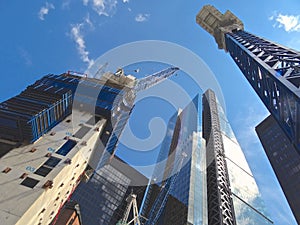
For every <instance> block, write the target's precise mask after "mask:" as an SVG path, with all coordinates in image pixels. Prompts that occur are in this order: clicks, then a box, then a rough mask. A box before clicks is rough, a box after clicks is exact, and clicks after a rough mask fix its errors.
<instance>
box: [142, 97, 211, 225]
mask: <svg viewBox="0 0 300 225" xmlns="http://www.w3.org/2000/svg"><path fill="white" fill-rule="evenodd" d="M199 111H200V112H201V102H199V96H198V95H197V96H196V97H195V98H194V99H193V101H192V102H191V103H189V104H188V106H186V108H185V109H184V110H182V111H179V112H178V113H176V114H175V115H173V116H172V117H171V119H170V121H169V123H168V128H167V133H166V136H165V139H164V141H163V143H162V146H161V151H160V153H159V157H158V160H157V162H158V163H157V165H158V166H157V167H156V168H155V169H154V171H155V172H154V174H153V176H152V180H154V179H156V178H161V177H162V175H161V174H163V177H164V180H163V181H162V182H158V183H157V184H152V185H151V190H150V191H149V192H148V193H147V197H146V199H148V202H146V203H145V204H144V208H143V213H142V214H143V215H144V216H145V217H146V218H149V217H151V216H150V214H151V213H152V214H157V213H160V216H159V218H158V219H157V221H148V224H164V225H177V224H178V225H179V224H195V225H196V224H199V225H200V224H201V225H202V224H206V222H205V221H206V209H205V206H204V204H205V199H206V197H205V196H206V193H205V192H206V189H205V170H203V167H202V166H203V165H204V164H203V158H205V157H204V156H205V155H203V152H205V151H204V150H202V151H201V149H203V147H204V146H205V145H204V142H203V139H202V138H201V135H200V134H199V133H198V128H199V127H200V125H199V123H200V122H201V121H200V120H199V117H198V114H199ZM183 153H184V154H186V156H185V157H184V156H183ZM167 157H168V160H166V161H167V162H165V163H162V161H163V160H165V159H166V158H167ZM181 161H182V164H181V163H180V162H181ZM204 162H205V161H204ZM180 165H181V166H182V167H181V170H180V171H179V172H178V175H177V176H176V171H177V170H179V169H180V168H178V167H179V166H180ZM204 167H205V166H204ZM161 171H163V172H161ZM172 174H174V175H173V177H174V176H176V180H175V183H174V184H173V185H172V186H171V187H170V190H169V195H168V198H167V201H166V203H165V205H163V206H162V207H164V208H163V210H162V211H161V212H158V211H152V210H151V208H152V207H153V205H154V203H155V201H158V195H159V192H160V191H161V190H162V189H163V188H165V185H166V183H167V182H168V180H169V179H172V176H171V175H172ZM150 192H151V193H150ZM146 201H147V200H146Z"/></svg>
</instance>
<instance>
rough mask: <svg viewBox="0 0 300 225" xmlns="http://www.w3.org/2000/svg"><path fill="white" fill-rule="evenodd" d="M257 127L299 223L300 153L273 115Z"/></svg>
mask: <svg viewBox="0 0 300 225" xmlns="http://www.w3.org/2000/svg"><path fill="white" fill-rule="evenodd" d="M255 129H256V132H257V134H258V137H259V139H260V141H261V143H262V145H263V147H264V149H265V152H266V154H267V157H268V159H269V161H270V163H271V165H272V167H273V170H274V172H275V174H276V176H277V178H278V181H279V184H280V185H281V187H282V190H283V192H284V194H285V196H286V198H287V201H288V203H289V205H290V207H291V210H292V212H293V214H294V216H295V219H296V220H297V221H298V223H299V221H300V212H299V209H300V199H299V198H298V197H297V196H298V195H299V190H300V179H299V177H300V155H299V153H298V151H297V150H296V149H295V147H294V146H293V145H292V144H291V142H290V141H289V139H288V137H287V136H286V135H285V133H284V132H283V131H282V129H281V128H280V127H279V126H278V124H277V123H276V121H275V119H274V118H273V117H272V116H271V115H270V116H268V117H267V118H266V119H265V120H264V121H262V122H261V123H260V124H259V125H258V126H257V127H256V128H255Z"/></svg>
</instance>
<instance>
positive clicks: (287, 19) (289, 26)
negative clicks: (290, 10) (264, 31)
mask: <svg viewBox="0 0 300 225" xmlns="http://www.w3.org/2000/svg"><path fill="white" fill-rule="evenodd" d="M269 20H272V21H273V20H275V21H276V24H274V27H278V28H281V27H283V28H284V30H285V31H286V32H292V31H296V32H300V15H297V16H295V15H283V14H281V13H279V14H277V15H275V16H274V15H273V16H271V17H269Z"/></svg>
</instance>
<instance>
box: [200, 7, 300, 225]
mask: <svg viewBox="0 0 300 225" xmlns="http://www.w3.org/2000/svg"><path fill="white" fill-rule="evenodd" d="M196 21H197V23H198V24H199V25H200V26H201V27H203V28H204V29H205V30H206V31H208V32H209V33H210V34H211V35H213V36H214V38H215V40H216V42H217V44H218V47H219V48H220V49H224V50H225V51H226V52H229V54H230V55H231V57H232V58H233V60H234V61H235V63H236V64H237V65H238V67H239V68H240V70H241V71H242V73H243V74H244V76H245V77H246V78H247V80H248V81H249V83H250V84H251V86H252V87H253V88H254V90H255V91H256V93H257V94H258V96H259V97H260V99H261V100H262V101H263V103H264V104H265V106H266V107H267V109H268V110H269V112H270V113H271V115H272V118H274V120H272V121H271V120H270V119H269V120H268V122H267V121H265V122H264V123H265V124H266V123H268V124H266V126H268V127H269V128H270V127H272V126H273V127H276V128H278V129H279V131H280V134H281V136H284V137H285V140H286V141H287V142H288V145H287V146H290V148H288V149H285V151H283V149H282V148H281V147H280V146H282V145H276V146H275V145H274V144H273V145H272V148H271V147H270V144H268V143H265V142H266V141H268V142H270V141H271V142H272V140H270V139H266V138H261V141H262V144H263V146H264V149H265V151H266V154H267V155H268V157H269V159H270V162H271V164H272V167H273V169H274V171H275V173H276V175H277V178H278V180H279V182H280V184H281V187H282V189H283V191H284V193H285V195H286V197H287V200H288V202H289V204H290V207H291V209H292V211H293V213H294V215H295V217H296V220H297V221H298V223H300V212H299V208H300V203H299V202H296V200H297V198H295V197H291V196H293V195H294V194H293V193H298V192H299V190H300V176H296V178H295V179H296V181H295V180H294V178H293V182H295V183H294V184H295V185H294V186H293V187H291V186H290V185H286V184H287V183H289V182H286V179H287V177H286V176H288V177H290V178H292V177H291V176H289V175H288V174H290V172H291V170H295V169H297V168H296V167H295V166H294V165H295V163H294V164H290V165H289V166H284V165H282V164H278V163H274V162H276V159H275V158H274V157H275V156H276V158H280V156H284V157H286V156H291V155H293V154H286V151H296V152H297V153H298V154H297V155H298V157H297V158H298V159H299V160H298V163H296V164H297V165H296V166H298V165H299V163H300V157H299V154H300V89H299V86H300V53H299V52H297V51H295V50H293V49H289V48H287V47H284V46H281V45H278V44H276V43H273V42H271V41H268V40H266V39H264V38H261V37H258V36H255V35H253V34H250V33H248V32H246V31H244V25H243V23H242V22H241V21H240V20H239V19H238V18H237V17H236V16H235V15H233V14H232V13H231V12H230V11H227V12H226V13H225V14H222V13H220V12H219V11H218V10H217V9H215V8H214V7H213V6H210V5H207V6H204V7H203V8H202V9H201V11H200V12H199V13H198V15H197V17H196ZM270 123H272V124H273V125H272V124H270ZM266 126H265V127H266ZM268 130H270V129H267V128H266V129H265V132H267V131H268ZM260 132H261V134H260V136H262V135H263V133H262V132H263V131H262V129H260ZM269 133H270V132H269ZM269 136H270V135H269ZM274 141H275V140H273V143H274ZM274 147H276V149H274ZM275 152H276V154H274V153H275ZM270 157H271V158H270ZM272 157H273V158H274V159H272ZM294 159H295V158H289V160H288V161H290V162H293V161H294ZM279 165H280V166H279ZM282 170H284V173H283V171H282ZM280 174H286V176H279V175H280ZM298 174H299V172H298ZM293 176H294V175H293ZM295 187H298V188H296V189H295ZM297 209H298V210H297Z"/></svg>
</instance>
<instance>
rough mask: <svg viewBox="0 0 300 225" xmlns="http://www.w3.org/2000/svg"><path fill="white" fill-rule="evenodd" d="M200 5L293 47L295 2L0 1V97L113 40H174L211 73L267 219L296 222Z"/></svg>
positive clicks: (237, 78) (250, 98)
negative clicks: (203, 24) (200, 19)
mask: <svg viewBox="0 0 300 225" xmlns="http://www.w3.org/2000/svg"><path fill="white" fill-rule="evenodd" d="M205 4H212V5H214V6H215V7H217V8H218V9H219V10H220V11H221V12H225V11H226V10H227V9H229V10H231V11H232V12H233V13H234V14H235V15H237V16H238V17H239V18H240V19H241V20H242V21H243V22H244V25H245V29H246V30H247V31H249V32H251V33H254V34H256V35H259V36H262V37H265V38H267V39H269V40H272V41H274V42H277V43H280V44H282V45H286V46H289V47H291V48H294V49H297V50H300V2H299V0H286V1H282V0H264V1H258V0H252V1H248V0H245V1H242V3H237V1H233V0H227V1H220V0H219V1H217V0H215V1H214V0H211V1H196V0H194V1H183V0H181V1H180V0H172V1H170V0H165V1H158V0H152V1H146V0H123V1H121V0H82V1H80V0H77V1H75V0H62V1H53V0H52V1H51V0H48V1H42V0H40V1H16V0H11V1H0V26H1V35H0V43H1V44H0V52H1V56H0V61H1V72H2V75H1V78H2V81H1V82H0V100H1V101H3V100H5V99H7V98H9V97H11V96H13V95H16V94H18V93H19V92H20V91H21V90H23V89H24V88H25V87H26V86H27V85H28V84H31V83H33V82H34V81H35V80H37V79H39V78H40V77H42V76H43V75H45V74H48V73H54V74H60V73H63V72H65V71H68V70H75V71H85V70H86V69H87V67H88V66H89V65H91V64H92V63H93V62H94V60H95V59H96V58H97V57H98V56H100V55H102V54H103V53H105V52H106V51H108V50H110V49H112V48H114V47H117V46H119V45H121V44H125V43H128V42H132V41H139V40H149V39H150V40H163V41H170V42H174V43H177V44H179V45H182V46H184V47H186V48H188V49H190V50H192V51H193V52H195V53H196V54H197V55H199V56H200V57H201V58H202V59H203V60H204V62H205V63H206V64H207V65H208V66H209V67H210V69H211V70H212V71H213V73H214V74H215V76H216V78H217V79H218V82H219V83H220V85H221V88H222V91H223V95H224V97H225V103H226V109H227V117H228V119H229V121H230V122H231V125H232V128H233V130H234V132H235V134H236V136H237V139H238V140H239V142H240V144H241V146H242V147H243V148H244V151H245V155H246V157H247V160H248V161H249V164H250V167H251V169H252V170H253V173H254V175H255V177H256V178H257V182H258V185H259V187H260V189H261V192H262V195H263V197H264V200H265V202H266V204H267V205H268V208H269V211H270V215H271V217H272V219H273V220H274V222H275V224H279V225H281V224H282V225H285V224H296V222H295V221H294V219H293V217H292V215H291V213H290V211H289V208H288V205H287V203H286V201H285V199H284V196H283V194H282V191H281V190H280V188H279V185H278V183H277V181H276V179H275V177H274V173H273V172H272V169H271V167H270V165H269V164H268V161H267V160H266V156H265V154H264V152H263V149H262V147H261V145H260V143H259V141H258V139H257V137H256V136H255V131H254V127H255V126H256V125H257V124H258V123H259V122H260V121H262V120H263V119H264V118H265V116H266V115H267V114H268V112H267V111H266V109H265V108H264V106H263V105H262V103H261V102H260V100H259V98H258V97H257V96H256V94H255V93H254V91H253V90H252V89H251V87H250V86H249V84H248V83H247V81H246V79H245V78H244V77H243V75H242V73H241V72H240V71H239V69H238V68H237V66H236V65H235V64H234V62H233V60H232V59H231V58H230V56H229V55H228V54H225V53H224V51H221V50H218V49H217V45H216V44H215V42H214V39H213V38H212V37H211V36H210V35H209V34H208V33H206V32H205V31H204V30H203V29H202V28H200V27H199V26H198V25H197V24H196V23H195V16H196V14H197V13H198V11H199V10H200V9H201V7H202V6H203V5H205ZM176 79H180V78H176ZM174 80H175V78H174ZM177 82H180V80H177ZM137 110H140V109H137Z"/></svg>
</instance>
